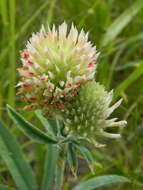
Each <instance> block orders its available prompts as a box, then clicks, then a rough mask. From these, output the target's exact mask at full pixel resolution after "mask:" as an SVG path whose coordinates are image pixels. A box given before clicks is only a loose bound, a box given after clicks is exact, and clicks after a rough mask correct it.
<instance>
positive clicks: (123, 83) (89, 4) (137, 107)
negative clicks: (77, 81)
mask: <svg viewBox="0 0 143 190" xmlns="http://www.w3.org/2000/svg"><path fill="white" fill-rule="evenodd" d="M142 7H143V0H135V1H133V0H120V1H118V0H39V1H35V0H25V1H16V0H0V13H1V14H0V32H1V35H0V119H2V120H3V121H4V122H5V123H7V124H10V126H11V127H10V128H11V131H12V132H13V133H14V135H15V136H16V137H17V139H18V140H19V142H20V143H21V145H22V148H23V151H25V152H26V156H27V159H28V161H29V162H30V163H31V165H32V164H33V163H36V164H35V165H36V168H35V171H36V175H37V180H38V181H39V183H40V179H41V176H42V172H43V166H42V163H43V159H44V148H43V147H42V146H41V145H37V144H36V145H30V144H31V142H30V141H29V140H28V139H25V137H24V136H23V135H22V134H21V133H20V132H19V131H18V130H17V129H16V128H15V125H14V124H12V123H11V122H10V120H9V119H8V116H7V113H6V110H5V105H6V103H9V104H10V105H12V106H15V108H16V110H21V108H22V106H23V105H22V103H21V102H20V101H19V97H18V96H16V95H15V91H16V90H15V84H16V81H17V72H16V68H17V67H19V66H20V59H19V58H20V54H19V51H20V50H21V49H22V48H23V47H24V44H25V42H26V40H27V39H28V38H29V37H30V35H31V33H32V32H36V31H38V30H39V29H40V27H41V24H44V25H45V26H48V24H51V23H55V24H57V25H58V24H60V23H61V22H63V21H64V20H65V21H66V22H67V23H68V24H71V23H72V22H74V23H75V24H76V25H77V27H78V29H79V30H80V29H81V28H84V29H85V31H89V32H90V34H89V38H90V40H91V41H92V42H94V44H96V45H97V49H98V51H100V52H101V54H100V58H99V60H98V64H99V65H98V73H97V76H96V79H97V80H98V81H100V82H101V83H102V84H104V85H105V87H106V89H108V90H109V89H112V88H114V89H115V90H114V92H115V97H114V100H117V99H118V98H119V97H122V98H123V104H122V106H120V108H119V109H118V110H117V111H116V112H115V113H114V116H116V117H119V118H120V119H126V120H127V121H128V125H127V127H126V128H125V129H124V130H123V135H122V136H123V137H122V139H120V140H105V139H103V140H104V141H106V142H107V144H108V146H107V147H106V148H102V149H97V150H95V149H93V150H92V151H93V153H94V155H95V158H96V160H97V161H98V162H99V163H101V164H102V167H99V166H96V175H102V174H119V175H123V176H127V177H128V178H130V179H131V180H132V184H129V185H128V184H121V185H114V186H111V187H109V188H110V189H115V190H141V189H143V152H142V147H143V119H142V116H143V77H142V74H143V50H142V48H143V8H142ZM21 112H22V113H23V114H24V115H25V117H26V118H27V119H29V120H32V118H33V117H34V114H33V113H25V112H23V111H21ZM33 122H36V124H37V125H38V121H37V120H36V119H34V121H33ZM33 147H34V148H33ZM33 149H34V150H35V151H34V152H33ZM82 171H83V172H82ZM90 176H91V173H90V172H89V170H86V168H84V164H83V163H82V161H81V164H80V174H79V179H86V178H88V177H90ZM78 181H79V180H78ZM0 183H5V184H9V185H14V184H13V183H14V182H13V180H12V178H11V176H10V174H9V172H8V170H7V167H6V166H5V164H4V163H3V161H2V160H1V159H0ZM72 183H77V181H76V180H75V179H73V178H72V177H71V176H69V179H68V182H65V186H64V190H68V189H69V186H70V185H69V184H72ZM101 189H102V188H101ZM103 189H104V188H103ZM106 189H108V188H106Z"/></svg>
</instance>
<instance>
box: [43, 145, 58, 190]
mask: <svg viewBox="0 0 143 190" xmlns="http://www.w3.org/2000/svg"><path fill="white" fill-rule="evenodd" d="M58 154H59V151H58V148H57V146H54V145H50V144H49V145H48V148H47V153H46V158H45V167H44V176H43V181H42V190H50V189H51V185H52V183H53V180H54V176H55V171H56V164H57V159H58Z"/></svg>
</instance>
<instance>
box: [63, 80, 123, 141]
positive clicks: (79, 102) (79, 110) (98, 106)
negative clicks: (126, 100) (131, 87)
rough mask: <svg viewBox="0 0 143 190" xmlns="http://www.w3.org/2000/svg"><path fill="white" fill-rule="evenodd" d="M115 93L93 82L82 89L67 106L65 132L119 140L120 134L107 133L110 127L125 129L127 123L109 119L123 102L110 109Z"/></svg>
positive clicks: (64, 117) (64, 115)
mask: <svg viewBox="0 0 143 190" xmlns="http://www.w3.org/2000/svg"><path fill="white" fill-rule="evenodd" d="M112 97H113V91H111V92H107V91H106V90H105V89H104V87H103V86H102V85H100V84H99V83H97V82H95V81H92V82H88V83H86V84H85V85H83V86H82V87H81V90H80V92H79V93H78V94H77V95H76V97H75V98H74V101H71V102H70V103H68V104H67V105H66V108H65V110H64V112H63V120H64V123H65V132H66V133H70V132H71V133H73V134H77V135H79V136H87V137H89V138H91V137H95V135H102V136H105V137H109V138H118V137H120V134H112V133H109V132H106V130H105V129H107V128H109V127H124V126H125V125H126V121H116V120H117V118H114V119H109V120H108V119H107V118H108V117H109V116H110V114H111V113H112V112H113V111H114V109H116V108H117V107H118V106H119V105H120V104H121V100H119V101H118V102H117V103H115V104H114V105H112V106H111V107H110V103H111V101H112Z"/></svg>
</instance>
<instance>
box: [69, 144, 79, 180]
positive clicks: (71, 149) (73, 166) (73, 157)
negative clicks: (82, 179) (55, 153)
mask: <svg viewBox="0 0 143 190" xmlns="http://www.w3.org/2000/svg"><path fill="white" fill-rule="evenodd" d="M67 160H68V164H69V166H70V168H71V171H72V173H73V174H74V176H75V177H76V172H77V171H76V170H77V158H76V153H75V151H74V147H73V143H68V144H67Z"/></svg>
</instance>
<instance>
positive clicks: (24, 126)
mask: <svg viewBox="0 0 143 190" xmlns="http://www.w3.org/2000/svg"><path fill="white" fill-rule="evenodd" d="M7 109H8V114H9V116H10V117H11V118H12V119H13V121H14V122H15V123H17V124H18V125H19V127H20V129H21V130H22V131H23V132H24V133H25V135H27V136H28V137H30V138H32V139H33V140H35V141H38V142H40V143H52V144H56V143H57V141H56V140H55V139H53V137H50V136H48V135H46V134H45V133H44V132H42V131H41V130H39V129H38V128H35V127H34V126H33V125H32V124H30V123H29V122H28V121H26V120H25V119H24V118H23V117H22V116H21V115H20V114H19V113H17V112H16V111H15V110H14V109H13V108H12V107H10V106H9V105H8V106H7Z"/></svg>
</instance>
